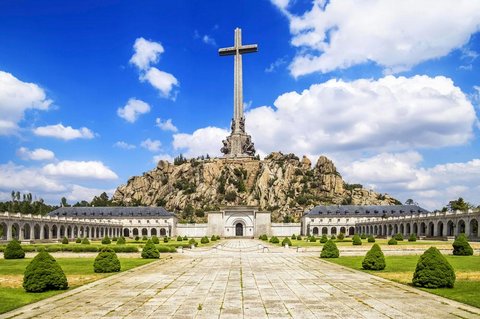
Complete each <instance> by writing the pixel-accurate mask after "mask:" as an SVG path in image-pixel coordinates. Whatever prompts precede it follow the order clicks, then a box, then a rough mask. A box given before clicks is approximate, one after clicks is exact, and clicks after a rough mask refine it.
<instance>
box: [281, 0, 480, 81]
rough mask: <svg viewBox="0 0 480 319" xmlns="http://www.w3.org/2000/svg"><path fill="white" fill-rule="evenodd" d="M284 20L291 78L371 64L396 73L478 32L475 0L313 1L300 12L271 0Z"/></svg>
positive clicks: (461, 43) (478, 10) (479, 17)
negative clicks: (294, 50)
mask: <svg viewBox="0 0 480 319" xmlns="http://www.w3.org/2000/svg"><path fill="white" fill-rule="evenodd" d="M272 2H273V4H274V5H276V6H277V7H278V8H279V9H280V10H281V11H282V12H283V13H284V14H285V16H286V17H287V18H288V20H289V22H290V33H291V34H292V41H291V43H292V45H294V46H295V47H298V48H299V52H298V54H297V56H296V57H295V58H294V60H293V62H292V64H291V65H290V71H291V73H292V75H293V76H295V77H298V76H301V75H305V74H309V73H312V72H323V73H325V72H329V71H333V70H335V69H345V68H348V67H350V66H353V65H356V64H361V63H366V62H369V61H371V62H374V63H377V64H378V65H380V66H382V67H384V68H385V70H386V72H400V71H404V70H408V69H410V68H411V67H412V66H414V65H416V64H418V63H421V62H423V61H426V60H430V59H434V58H439V57H442V56H445V55H447V54H448V53H449V52H451V51H452V50H455V49H459V48H461V47H462V46H464V45H465V44H466V43H468V41H469V39H470V36H471V35H472V34H473V33H475V32H477V31H478V30H480V23H479V21H480V2H478V1H470V0H445V1H435V0H426V1H416V0H405V1H396V0H387V1H383V0H374V1H367V2H365V1H355V0H347V1H344V0H341V1H340V0H332V1H329V2H328V3H326V2H325V1H314V2H313V5H312V8H311V9H310V10H308V11H306V12H304V13H303V14H302V15H296V14H295V13H293V12H291V11H289V1H286V0H272Z"/></svg>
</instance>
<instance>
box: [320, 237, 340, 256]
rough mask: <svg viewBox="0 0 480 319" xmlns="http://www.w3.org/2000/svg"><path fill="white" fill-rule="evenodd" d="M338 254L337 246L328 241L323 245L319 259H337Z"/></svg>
mask: <svg viewBox="0 0 480 319" xmlns="http://www.w3.org/2000/svg"><path fill="white" fill-rule="evenodd" d="M339 256H340V252H339V251H338V248H337V245H335V243H334V242H333V241H332V240H329V241H327V242H326V243H325V245H323V248H322V252H321V253H320V258H338V257H339Z"/></svg>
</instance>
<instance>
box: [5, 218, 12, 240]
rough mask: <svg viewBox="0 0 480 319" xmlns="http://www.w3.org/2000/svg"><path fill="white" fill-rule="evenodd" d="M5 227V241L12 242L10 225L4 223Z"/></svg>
mask: <svg viewBox="0 0 480 319" xmlns="http://www.w3.org/2000/svg"><path fill="white" fill-rule="evenodd" d="M5 224H6V225H7V229H6V232H7V240H8V241H11V240H12V225H10V224H9V223H8V222H6V223H5Z"/></svg>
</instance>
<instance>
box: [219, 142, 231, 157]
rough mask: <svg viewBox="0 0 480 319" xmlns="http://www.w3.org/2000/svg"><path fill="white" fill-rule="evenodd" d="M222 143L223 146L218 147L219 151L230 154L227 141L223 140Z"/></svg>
mask: <svg viewBox="0 0 480 319" xmlns="http://www.w3.org/2000/svg"><path fill="white" fill-rule="evenodd" d="M222 143H223V147H222V148H221V149H220V152H222V153H223V154H225V155H226V154H230V147H229V146H228V141H227V140H223V141H222Z"/></svg>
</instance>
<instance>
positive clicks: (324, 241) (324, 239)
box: [320, 235, 328, 244]
mask: <svg viewBox="0 0 480 319" xmlns="http://www.w3.org/2000/svg"><path fill="white" fill-rule="evenodd" d="M327 241H328V238H327V235H322V237H320V243H322V244H325V243H326V242H327Z"/></svg>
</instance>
